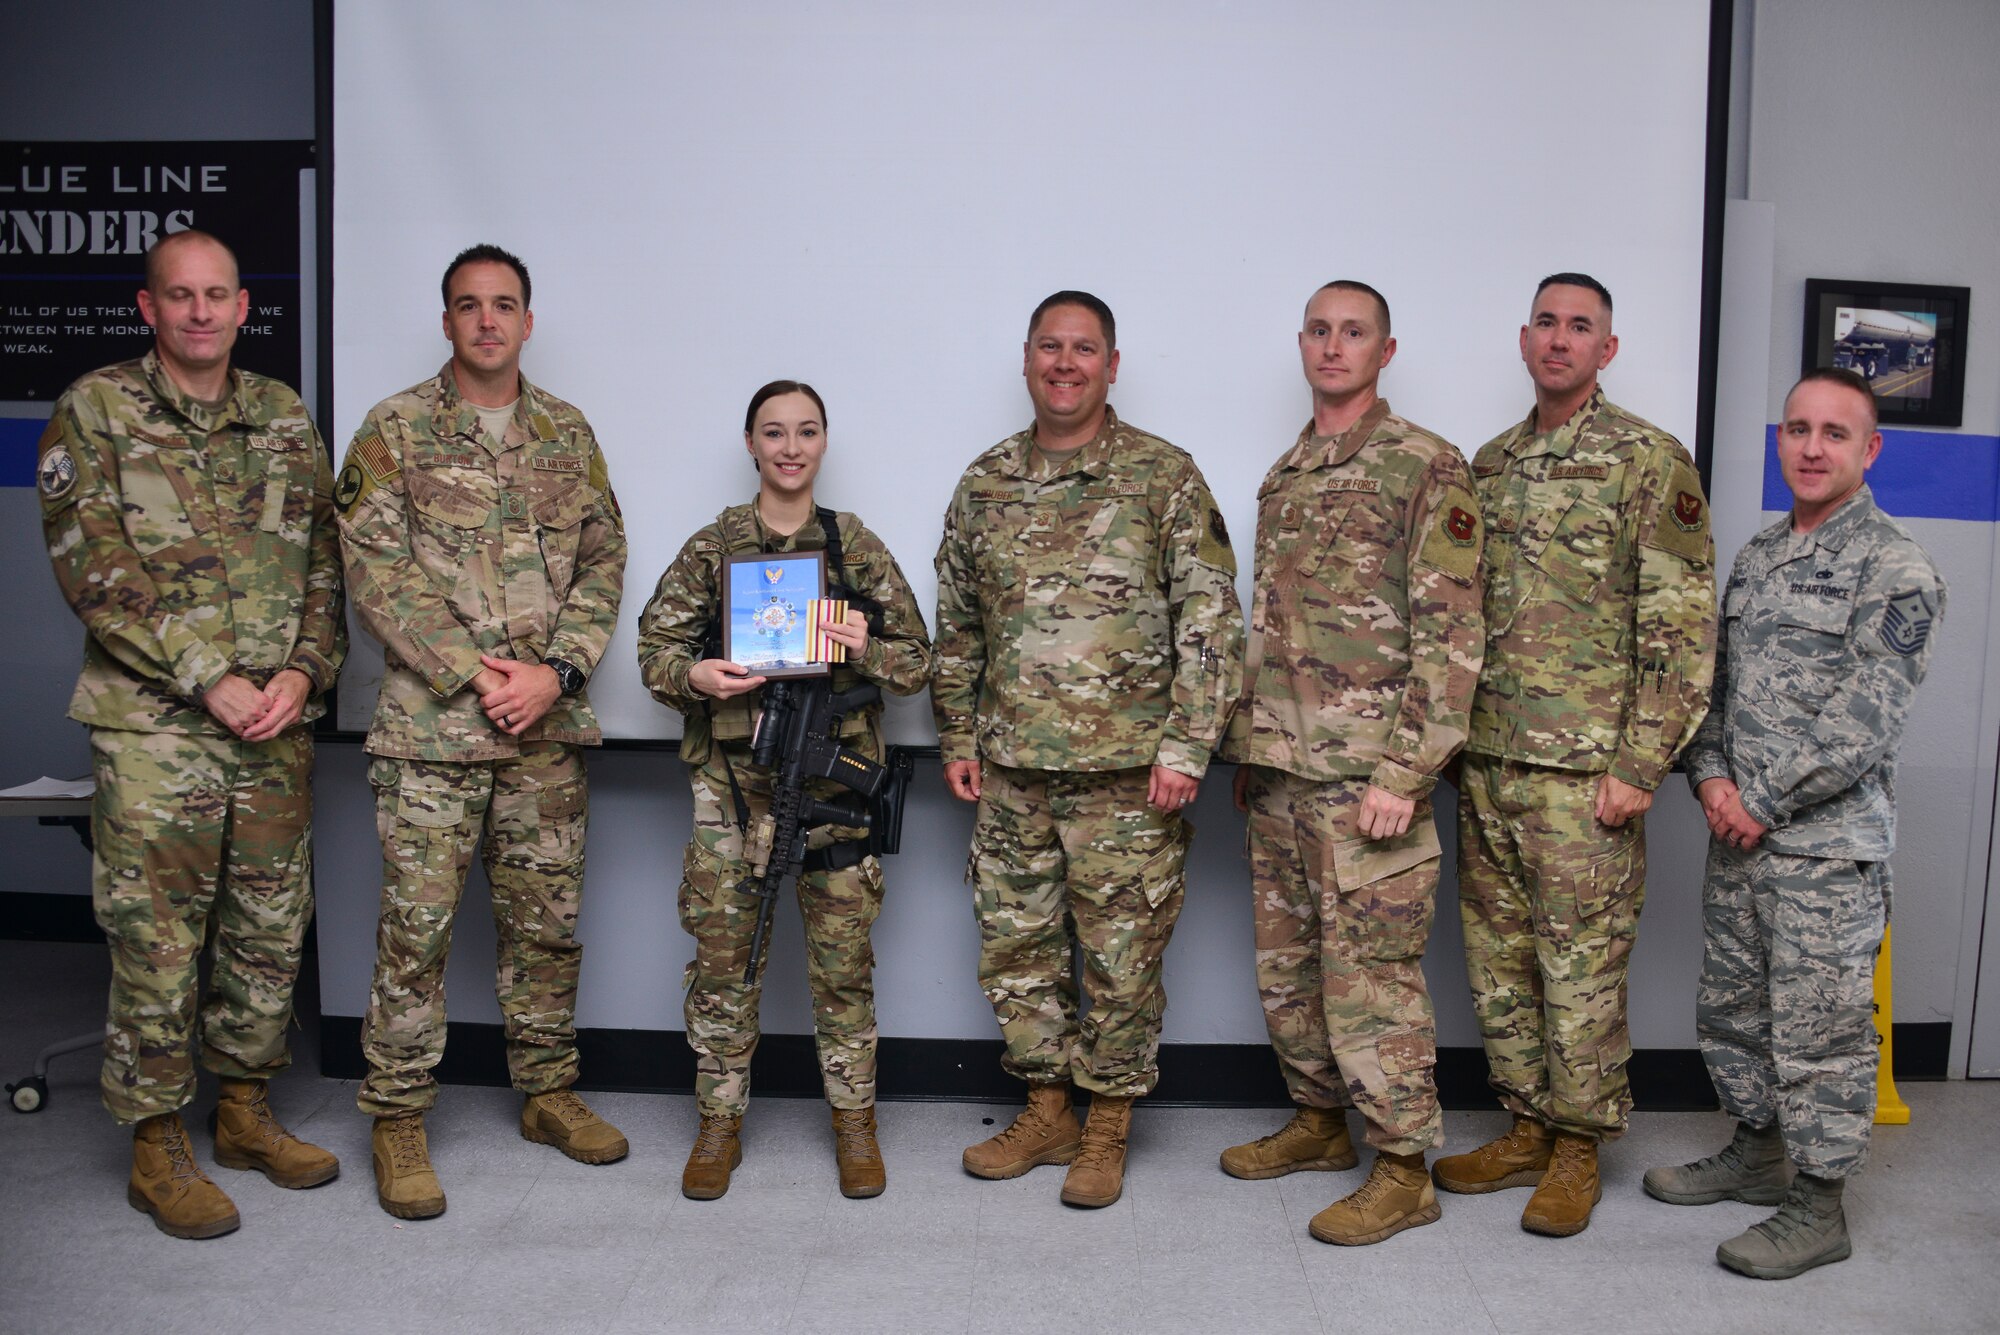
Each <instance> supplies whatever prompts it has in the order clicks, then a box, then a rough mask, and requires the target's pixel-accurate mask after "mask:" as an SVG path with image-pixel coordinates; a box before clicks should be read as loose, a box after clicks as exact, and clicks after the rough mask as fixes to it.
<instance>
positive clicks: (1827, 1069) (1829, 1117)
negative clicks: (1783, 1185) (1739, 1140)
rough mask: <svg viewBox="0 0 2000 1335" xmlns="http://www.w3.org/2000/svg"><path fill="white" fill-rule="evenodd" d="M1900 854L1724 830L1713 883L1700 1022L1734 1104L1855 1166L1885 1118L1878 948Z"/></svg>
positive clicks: (1825, 1166)
mask: <svg viewBox="0 0 2000 1335" xmlns="http://www.w3.org/2000/svg"><path fill="white" fill-rule="evenodd" d="M1888 889H1889V864H1888V863H1886V862H1854V861H1850V860H1847V859H1842V858H1810V857H1793V856H1791V855H1789V854H1785V853H1775V852H1767V851H1763V850H1758V849H1753V850H1751V851H1749V852H1747V853H1746V852H1743V851H1741V850H1738V849H1734V848H1731V847H1730V846H1729V845H1727V844H1724V843H1721V842H1719V841H1711V842H1710V843H1709V847H1708V871H1707V876H1706V879H1705V881H1704V883H1703V887H1702V898H1701V935H1702V964H1701V987H1700V990H1699V991H1698V992H1697V993H1696V994H1695V1031H1696V1033H1697V1035H1698V1036H1699V1038H1700V1041H1701V1055H1702V1059H1703V1060H1704V1061H1706V1062H1707V1063H1708V1074H1709V1078H1710V1079H1711V1080H1713V1081H1714V1083H1715V1092H1716V1094H1717V1096H1718V1097H1719V1098H1720V1099H1721V1101H1722V1106H1723V1108H1724V1109H1725V1110H1727V1111H1728V1112H1729V1113H1730V1114H1731V1115H1732V1116H1734V1117H1736V1118H1737V1119H1738V1120H1739V1121H1743V1122H1747V1123H1749V1124H1750V1125H1751V1126H1756V1127H1768V1126H1770V1125H1772V1124H1773V1123H1774V1122H1775V1123H1776V1124H1777V1126H1778V1127H1779V1128H1780V1129H1781V1130H1782V1131H1783V1132H1784V1137H1785V1149H1786V1152H1787V1153H1788V1154H1789V1155H1790V1156H1791V1159H1792V1162H1793V1163H1794V1164H1796V1165H1798V1167H1799V1168H1800V1169H1801V1170H1802V1171H1804V1172H1808V1173H1811V1174H1813V1175H1815V1176H1817V1177H1839V1178H1844V1177H1848V1176H1850V1175H1851V1174H1853V1173H1855V1172H1857V1171H1858V1170H1859V1169H1860V1167H1861V1164H1862V1161H1863V1160H1864V1159H1865V1158H1866V1157H1867V1154H1868V1135H1869V1130H1870V1128H1871V1127H1872V1125H1873V1124H1874V1121H1875V1063H1876V1048H1875V1028H1874V1001H1875V953H1876V951H1877V950H1878V949H1880V948H1881V945H1882V931H1883V928H1884V926H1885V925H1886V923H1887V921H1888V917H1887V906H1888Z"/></svg>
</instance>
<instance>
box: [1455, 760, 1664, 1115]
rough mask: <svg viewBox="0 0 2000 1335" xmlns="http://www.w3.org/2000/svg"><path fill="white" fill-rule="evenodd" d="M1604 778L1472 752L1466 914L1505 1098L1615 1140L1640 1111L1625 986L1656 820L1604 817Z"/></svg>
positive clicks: (1466, 771)
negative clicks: (1598, 803)
mask: <svg viewBox="0 0 2000 1335" xmlns="http://www.w3.org/2000/svg"><path fill="white" fill-rule="evenodd" d="M1597 782H1598V776H1597V775H1596V774H1591V773H1585V772H1581V771H1576V770H1559V769H1550V768H1547V767H1544V766H1540V765H1528V764H1523V763H1520V762H1518V761H1512V760H1501V759H1498V758H1496V757H1492V756H1484V755H1467V756H1465V758H1464V761H1463V763H1462V767H1461V777H1460V781H1459V808H1458V809H1459V823H1458V838H1459V856H1458V894H1459V915H1460V919H1461V921H1462V923H1463V925H1464V929H1465V968H1466V975H1467V977H1468V978H1469V979H1470V980H1471V984H1472V1002H1473V1013H1474V1015H1475V1017H1476V1018H1477V1019H1478V1021H1479V1033H1480V1037H1481V1038H1482V1039H1483V1040H1484V1041H1485V1045H1486V1066H1487V1079H1488V1082H1489V1083H1490V1084H1491V1085H1492V1086H1493V1088H1494V1089H1495V1090H1496V1091H1498V1093H1499V1095H1500V1102H1501V1103H1502V1104H1504V1105H1505V1106H1506V1107H1507V1108H1508V1109H1509V1110H1510V1111H1512V1112H1514V1113H1516V1114H1518V1115H1520V1116H1524V1117H1534V1118H1538V1119H1539V1120H1541V1121H1542V1122H1544V1123H1546V1124H1548V1125H1549V1126H1552V1127H1554V1128H1556V1129H1557V1130H1559V1131H1567V1132H1570V1133H1571V1134H1573V1135H1579V1136H1590V1137H1593V1138H1595V1139H1598V1140H1611V1139H1614V1138H1615V1137H1617V1136H1619V1135H1621V1134H1623V1133H1624V1130H1625V1126H1626V1123H1627V1121H1628V1120H1629V1118H1630V1116H1631V1112H1632V1095H1631V1087H1630V1083H1629V1081H1628V1078H1627V1076H1626V1070H1625V1068H1626V1065H1627V1063H1628V1062H1630V1061H1631V1058H1632V1037H1631V1032H1630V1030H1629V1029H1628V1028H1627V1027H1626V1022H1625V979H1626V971H1627V966H1628V964H1629V963H1630V960H1631V955H1632V945H1633V942H1634V941H1636V940H1637V939H1638V935H1639V910H1640V908H1641V906H1642V905H1643V904H1644V902H1645V880H1646V834H1645V822H1644V820H1643V819H1640V820H1632V821H1628V822H1626V823H1625V824H1624V825H1623V826H1621V827H1619V828H1618V829H1611V828H1609V827H1607V826H1604V825H1600V824H1598V822H1597V817H1596V815H1595V812H1594V810H1593V804H1594V803H1595V800H1596V795H1597Z"/></svg>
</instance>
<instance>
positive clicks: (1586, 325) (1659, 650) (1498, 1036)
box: [1432, 273, 1715, 1237]
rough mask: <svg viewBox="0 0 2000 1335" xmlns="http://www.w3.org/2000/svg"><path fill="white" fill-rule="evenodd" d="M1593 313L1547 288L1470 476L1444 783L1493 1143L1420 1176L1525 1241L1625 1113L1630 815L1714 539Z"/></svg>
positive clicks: (1689, 674) (1572, 292) (1673, 747)
mask: <svg viewBox="0 0 2000 1335" xmlns="http://www.w3.org/2000/svg"><path fill="white" fill-rule="evenodd" d="M1617 351H1618V337H1617V335H1616V334H1614V333H1612V332H1611V295H1610V293H1608V292H1606V291H1605V289H1604V286H1603V285H1602V284H1601V283H1599V282H1598V281H1597V280H1596V279H1594V278H1591V277H1589V276H1588V275H1585V274H1574V273H1564V274H1555V275H1552V276H1551V277H1549V278H1546V279H1544V280H1543V281H1542V284H1541V286H1540V288H1539V289H1538V290H1537V291H1536V294H1535V301H1534V306H1533V308H1532V311H1531V314H1530V316H1529V321H1528V323H1527V324H1525V325H1523V326H1522V327H1521V359H1522V361H1523V362H1525V363H1526V364H1527V368H1528V374H1529V377H1530V378H1531V379H1532V380H1533V381H1534V384H1535V408H1534V411H1533V412H1531V413H1530V414H1529V415H1528V417H1527V419H1526V420H1525V421H1522V422H1521V423H1519V424H1518V425H1516V426H1514V427H1511V428H1509V429H1508V430H1506V431H1503V432H1501V433H1500V435H1499V436H1497V437H1495V438H1494V439H1493V440H1491V441H1488V442H1487V443H1486V445H1485V446H1483V447H1482V448H1481V449H1480V451H1479V453H1478V455H1477V456H1475V457H1474V459H1473V461H1472V472H1473V482H1474V485H1475V486H1476V487H1477V489H1478V492H1479V508H1480V513H1481V514H1482V515H1483V516H1484V518H1485V520H1486V530H1487V536H1486V550H1485V555H1484V559H1483V562H1482V565H1481V579H1482V582H1483V583H1484V586H1485V595H1486V661H1485V664H1484V665H1483V667H1482V668H1481V670H1480V678H1479V690H1478V692H1477V694H1476V695H1475V696H1474V697H1473V702H1472V721H1471V732H1470V735H1469V737H1468V739H1467V741H1466V744H1465V756H1464V760H1463V762H1462V765H1461V782H1460V784H1459V860H1458V876H1459V910H1460V917H1461V919H1462V921H1463V924H1464V928H1465V956H1466V972H1467V974H1468V976H1469V977H1470V979H1471V982H1472V997H1473V1009H1474V1013H1475V1015H1476V1016H1477V1018H1478V1021H1479V1030H1480V1036H1481V1037H1482V1038H1483V1039H1484V1041H1485V1046H1486V1063H1487V1068H1488V1072H1489V1077H1488V1078H1489V1080H1490V1082H1491V1084H1492V1085H1493V1088H1494V1089H1495V1090H1497V1091H1498V1092H1499V1095H1500V1101H1501V1103H1502V1104H1503V1105H1504V1106H1505V1107H1506V1108H1507V1110H1508V1111H1509V1112H1511V1113H1513V1114H1514V1125H1513V1128H1512V1129H1511V1130H1510V1131H1509V1132H1508V1133H1507V1134H1506V1135H1504V1136H1502V1137H1500V1138H1499V1139H1497V1140H1494V1141H1492V1142H1490V1143H1488V1144H1486V1145H1482V1146H1481V1147H1479V1148H1478V1149H1476V1150H1473V1151H1472V1152H1471V1153H1469V1154H1457V1155H1449V1156H1447V1157H1445V1158H1442V1159H1439V1160H1438V1161H1437V1162H1436V1163H1435V1164H1433V1165H1432V1172H1433V1174H1434V1175H1435V1177H1436V1179H1437V1184H1438V1185H1439V1186H1440V1187H1443V1188H1444V1189H1445V1190H1447V1191H1457V1192H1488V1191H1499V1190H1501V1189H1503V1188H1506V1187H1519V1186H1532V1187H1534V1188H1535V1192H1534V1195H1533V1196H1532V1197H1531V1198H1530V1199H1529V1201H1528V1204H1527V1208H1526V1209H1525V1210H1524V1211H1523V1212H1522V1215H1521V1226H1522V1227H1523V1228H1525V1229H1528V1230H1529V1231H1531V1232H1535V1233H1543V1234H1548V1235H1550V1236H1553V1237H1566V1236H1569V1235H1571V1234H1574V1233H1578V1232H1581V1231H1582V1230H1583V1229H1584V1228H1585V1227H1586V1226H1587V1225H1588V1224H1589V1223H1590V1212H1591V1209H1592V1207H1593V1206H1594V1205H1595V1204H1596V1202H1597V1199H1598V1197H1599V1195H1600V1194H1601V1190H1602V1189H1601V1187H1600V1185H1599V1181H1598V1171H1597V1148H1598V1145H1599V1143H1600V1142H1602V1141H1606V1140H1609V1139H1611V1138H1613V1137H1615V1136H1617V1135H1619V1134H1621V1133H1622V1132H1623V1131H1624V1129H1625V1126H1626V1122H1627V1119H1628V1118H1629V1116H1630V1113H1631V1106H1632V1099H1631V1094H1630V1089H1629V1083H1628V1080H1627V1077H1626V1072H1625V1067H1626V1063H1627V1062H1628V1061H1629V1060H1630V1059H1631V1055H1632V1043H1631V1036H1630V1033H1629V1031H1628V1030H1627V1027H1626V1020H1625V979H1626V970H1627V965H1628V963H1629V960H1630V956H1631V953H1632V943H1633V941H1634V940H1635V939H1636V937H1637V935H1638V930H1639V909H1640V905H1641V902H1642V901H1643V899H1644V897H1645V874H1646V843H1645V821H1644V819H1643V818H1644V814H1645V812H1646V809H1647V808H1648V807H1650V806H1651V805H1652V803H1653V791H1654V790H1655V789H1656V788H1657V787H1659V784H1660V780H1661V779H1662V778H1664V777H1665V776H1666V773H1667V770H1668V768H1669V767H1670V766H1671V765H1672V764H1673V760H1674V756H1675V755H1676V754H1678V753H1679V751H1680V749H1681V748H1682V747H1683V746H1685V745H1686V744H1687V742H1688V740H1689V739H1690V738H1691V737H1692V736H1693V735H1694V729H1695V726H1696V725H1697V724H1698V723H1700V722H1701V716H1702V714H1703V712H1704V711H1705V710H1706V708H1707V705H1708V688H1709V680H1710V674H1711V672H1712V671H1713V667H1714V643H1715V575H1714V569H1713V567H1714V563H1715V545H1714V541H1713V539H1712V538H1711V537H1710V535H1709V528H1708V505H1707V502H1706V500H1705V498H1704V497H1703V495H1702V489H1701V480H1700V478H1699V477H1698V476H1697V475H1696V473H1695V469H1694V464H1693V461H1692V460H1690V459H1689V458H1688V455H1687V451H1686V450H1684V449H1682V448H1681V445H1680V442H1678V441H1676V440H1675V439H1674V438H1673V437H1672V436H1669V435H1668V434H1667V433H1666V432H1664V431H1661V430H1660V429H1659V428H1658V427H1656V426H1653V425H1652V424H1651V423H1648V422H1645V421H1642V420H1641V419H1639V418H1637V417H1634V416H1633V415H1632V414H1631V413H1628V412H1626V411H1625V410H1624V409H1622V408H1619V407H1618V406H1617V405H1615V404H1613V403H1611V402H1610V401H1608V400H1607V399H1606V398H1605V397H1604V393H1603V390H1602V389H1600V388H1599V386H1598V373H1599V372H1601V371H1602V370H1603V369H1604V368H1605V367H1606V366H1608V365H1610V364H1611V359H1612V358H1613V357H1614V356H1615V355H1617Z"/></svg>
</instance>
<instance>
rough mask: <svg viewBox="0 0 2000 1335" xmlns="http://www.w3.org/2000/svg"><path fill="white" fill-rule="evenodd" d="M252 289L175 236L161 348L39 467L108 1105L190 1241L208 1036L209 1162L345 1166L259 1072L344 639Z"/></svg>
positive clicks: (294, 407)
mask: <svg viewBox="0 0 2000 1335" xmlns="http://www.w3.org/2000/svg"><path fill="white" fill-rule="evenodd" d="M249 303H250V296H249V293H248V292H247V291H245V289H244V288H243V287H242V285H241V282H240V279H239V276H238V273H237V267H236V257H235V256H234V255H233V254H231V253H230V251H229V249H228V248H227V247H226V246H224V245H223V244H222V243H221V242H220V241H217V240H216V239H215V238H214V237H211V236H208V235H207V234H205V233H201V232H194V231H184V232H179V233H175V234H173V235H171V236H168V237H165V238H163V239H162V240H161V241H160V242H158V243H157V244H156V245H155V246H154V247H153V248H152V250H151V251H150V252H148V254H147V256H146V285H145V287H144V288H143V289H141V290H140V292H139V310H140V314H141V315H142V316H144V317H145V320H146V322H147V323H148V324H150V325H151V326H153V329H154V346H153V350H152V351H151V352H149V353H147V354H146V355H145V356H144V357H142V358H140V359H139V360H138V361H132V362H124V363H121V364H120V365H117V366H108V367H105V368H104V369H103V370H101V371H93V372H92V373H91V374H89V375H87V376H84V377H83V378H82V379H80V380H78V381H77V382H76V383H75V384H74V385H71V386H70V387H69V389H68V390H67V391H66V392H65V393H64V394H63V396H62V398H61V399H60V400H59V401H58V402H57V404H56V408H55V414H54V416H53V417H52V418H51V419H50V421H49V426H48V430H47V432H46V433H45V434H44V435H43V436H42V442H41V452H40V459H39V463H38V467H37V483H38V489H39V491H40V493H41V499H42V528H43V531H44V533H45V534H46V535H47V538H48V545H49V557H50V560H51V561H52V562H53V563H54V565H55V574H56V582H57V584H59V585H60V586H61V588H62V592H63V596H64V597H65V598H67V599H68V600H69V604H70V607H71V608H72V609H74V610H75V612H76V614H77V616H78V617H79V618H80V619H81V620H82V621H83V624H84V630H85V640H84V663H83V673H82V675H81V676H80V677H79V678H78V679H77V684H76V694H75V695H74V696H73V697H72V698H71V701H70V710H69V715H70V717H71V718H73V719H76V720H77V721H78V722H80V723H83V724H86V725H87V726H88V727H89V729H90V748H91V755H92V761H93V768H94V770H95V773H96V779H97V793H96V798H95V801H94V804H93V806H92V810H91V836H92V841H93V844H94V849H95V856H94V859H93V867H92V881H93V894H94V898H95V908H96V912H97V921H98V925H99V926H101V927H102V928H103V929H104V935H105V937H106V939H107V940H108V941H109V942H110V945H111V1002H110V1014H109V1017H108V1018H107V1020H106V1023H105V1042H104V1070H103V1078H102V1087H103V1093H104V1106H105V1107H106V1108H108V1109H110V1111H111V1115H112V1116H113V1117H115V1118H116V1119H117V1120H118V1121H119V1122H120V1123H123V1124H128V1125H131V1126H133V1128H134V1130H133V1143H132V1175H131V1181H130V1185H129V1187H128V1189H127V1192H126V1198H127V1199H128V1200H129V1201H130V1202H131V1203H132V1205H133V1206H134V1207H135V1208H137V1209H141V1210H144V1211H146V1212H147V1213H148V1214H150V1215H151V1216H152V1217H153V1222H154V1223H155V1224H157V1225H158V1226H159V1227H160V1228H161V1229H162V1230H163V1231H165V1232H167V1233H170V1234H172V1235H174V1236H175V1237H181V1238H209V1237H215V1236H218V1235H219V1234H223V1233H228V1232H230V1231H232V1230H233V1229H235V1228H236V1227H237V1225H238V1222H239V1220H238V1216H237V1213H236V1207H235V1206H234V1205H233V1204H232V1203H231V1202H230V1200H229V1197H228V1196H227V1195H225V1194H224V1193H223V1192H222V1190H221V1189H220V1188H219V1187H217V1186H216V1185H215V1184H214V1183H213V1182H212V1181H210V1180H209V1179H208V1177H207V1176H206V1175H205V1174H203V1173H202V1171H201V1169H200V1168H198V1167H196V1165H195V1161H194V1156H193V1153H192V1151H191V1150H190V1148H189V1145H188V1137H187V1130H186V1128H185V1127H184V1126H183V1125H182V1123H181V1119H180V1113H179V1110H180V1109H181V1108H182V1107H183V1106H185V1105H186V1104H187V1102H188V1101H189V1100H190V1099H192V1098H193V1097H194V1081H195V1075H194V1060H193V1056H194V1054H193V1051H192V1049H193V1048H194V1046H195V1045H196V1043H197V1040H198V1043H199V1053H200V1058H201V1064H202V1065H203V1066H205V1067H207V1068H208V1069H209V1070H211V1071H214V1072H215V1073H216V1074H217V1075H218V1076H220V1077H221V1082H222V1085H221V1100H220V1103H219V1105H218V1107H217V1110H216V1118H215V1158H216V1162H217V1163H220V1164H222V1165H224V1166H225V1167H229V1168H255V1169H258V1170H260V1171H262V1172H263V1173H264V1175H265V1176H266V1177H268V1178H269V1179H270V1180H271V1181H273V1182H275V1183H277V1184H278V1185H279V1186H283V1187H310V1186H314V1185H317V1184H318V1183H321V1182H325V1181H327V1180H329V1179H330V1178H332V1177H334V1176H335V1175H336V1174H337V1173H338V1172H339V1171H340V1164H339V1162H338V1161H337V1160H336V1159H335V1158H334V1156H333V1155H331V1154H329V1153H327V1152H326V1151H325V1150H322V1149H319V1148H318V1147H316V1146H312V1145H308V1144H305V1143H304V1142H302V1141H300V1140H298V1139H297V1138H295V1137H293V1136H292V1135H291V1134H290V1133H289V1132H287V1131H286V1130H285V1128H284V1127H283V1126H281V1125H279V1123H278V1121H277V1120H276V1118H274V1117H273V1116H272V1114H271V1107H270V1102H269V1097H268V1090H267V1084H268V1082H269V1080H270V1078H271V1077H272V1076H273V1075H275V1074H277V1073H278V1072H279V1071H281V1070H283V1069H284V1068H285V1067H286V1065H288V1064H289V1063H290V1061H291V1054H290V1052H289V1051H288V1050H287V1048H286V1045H285V1026H286V1024H287V1022H289V1021H290V1019H291V1015H292V989H293V986H294V984H295V983H296V982H297V980H298V972H299V957H300V951H301V948H302V945H303V942H304V939H305V933H306V927H307V924H308V923H309V922H310V921H311V918H312V851H311V849H312V754H313V745H312V731H311V728H310V727H309V726H308V724H309V722H310V720H312V719H314V718H317V717H318V716H319V715H320V713H321V712H322V711H323V705H322V703H321V696H322V694H323V693H324V692H325V691H326V689H327V687H329V686H331V685H332V684H333V679H334V676H335V674H336V673H338V672H339V670H340V663H341V659H342V658H343V657H345V655H346V651H347V633H346V628H345V622H344V621H343V620H342V617H341V606H340V597H341V595H340V553H339V548H338V545H337V539H336V537H335V535H334V529H333V501H332V491H333V474H332V469H331V468H330V467H329V466H328V463H327V457H326V448H325V446H324V445H323V444H322V443H321V441H320V438H319V433H318V432H317V431H315V430H314V429H313V424H312V421H311V419H310V418H309V417H307V415H306V409H305V405H304V404H303V403H301V402H300V401H299V397H298V395H297V394H294V393H293V392H292V391H291V390H290V389H288V388H287V387H286V386H284V385H282V384H280V383H278V382H277V381H275V380H271V379H267V378H266V377H264V376H260V375H253V374H251V373H250V372H247V371H239V370H235V369H232V368H231V366H230V351H231V349H232V348H233V347H234V345H235V343H236V332H237V329H238V328H239V327H240V326H241V325H242V323H243V321H244V318H245V317H246V316H247V315H248V314H249V309H250V306H249ZM209 939H212V940H213V941H214V947H215V963H214V971H213V973H212V975H211V977H210V979H209V987H208V992H207V995H206V996H205V997H202V998H198V997H197V991H198V988H199V981H200V980H199V972H198V970H199V961H200V956H201V952H202V949H203V945H204V942H205V941H207V940H209ZM197 1000H199V1001H200V1013H199V1016H197V1013H196V1003H197Z"/></svg>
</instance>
